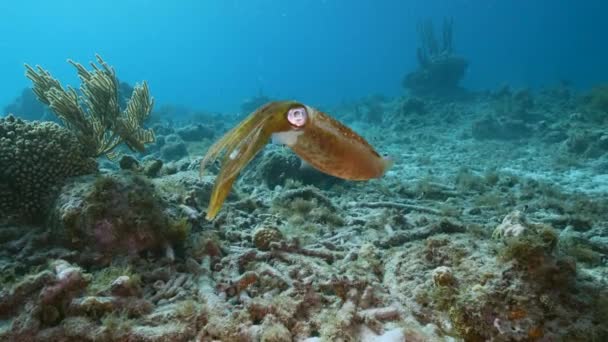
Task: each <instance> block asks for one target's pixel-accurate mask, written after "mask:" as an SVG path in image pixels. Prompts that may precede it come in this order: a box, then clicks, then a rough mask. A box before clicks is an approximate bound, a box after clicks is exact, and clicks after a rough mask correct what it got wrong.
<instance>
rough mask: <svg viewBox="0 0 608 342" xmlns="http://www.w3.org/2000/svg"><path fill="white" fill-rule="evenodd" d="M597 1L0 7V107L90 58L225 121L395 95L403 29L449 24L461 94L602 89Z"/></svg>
mask: <svg viewBox="0 0 608 342" xmlns="http://www.w3.org/2000/svg"><path fill="white" fill-rule="evenodd" d="M605 13H608V2H606V1H602V0H586V1H567V0H534V1H530V0H503V1H498V0H478V1H474V0H443V1H440V0H434V1H408V0H379V1H373V0H304V1H286V0H283V1H279V0H257V1H256V0H250V1H245V0H241V1H236V0H214V1H209V0H180V1H158V0H156V1H153V0H104V1H76V0H54V1H47V0H20V1H16V0H4V1H2V2H0V51H1V55H0V75H2V81H1V82H0V107H3V106H4V105H5V104H7V103H9V102H11V101H12V99H13V98H14V97H16V96H17V95H19V94H20V92H21V89H22V88H23V87H25V86H28V85H29V82H28V80H27V79H26V78H25V77H24V76H23V73H24V70H23V63H29V64H40V65H42V66H44V67H45V68H46V69H48V70H50V71H51V72H52V73H53V74H54V75H55V76H56V77H57V78H59V79H61V80H62V81H67V82H68V83H72V84H77V80H76V78H75V76H74V71H73V69H72V67H71V66H70V65H69V64H67V63H65V61H66V59H67V58H72V59H74V60H76V61H80V62H87V61H91V60H93V58H94V54H95V53H99V54H101V55H102V56H103V57H104V59H105V60H106V61H107V62H108V63H110V64H111V65H113V66H114V67H115V68H116V70H117V74H118V76H119V77H120V78H121V79H122V80H124V81H127V82H130V83H133V82H136V81H139V80H143V79H145V80H148V82H149V84H150V87H151V90H152V94H153V95H154V96H155V97H156V99H157V103H160V104H163V103H174V104H180V105H186V106H191V107H195V108H200V109H206V110H213V111H222V112H230V111H234V110H238V108H239V106H240V103H241V102H242V101H243V99H245V98H247V97H250V96H253V95H255V94H257V93H258V92H259V91H260V90H262V91H263V92H264V93H265V94H266V95H268V96H271V97H276V98H297V99H299V100H302V101H305V102H307V103H311V104H314V105H325V104H333V103H338V102H341V101H343V100H351V99H357V98H360V97H362V96H366V95H369V94H372V93H382V94H385V95H399V94H402V93H403V92H404V90H403V88H402V87H401V79H402V77H403V75H404V74H405V73H407V72H409V71H412V70H414V69H415V68H416V66H417V61H416V53H415V51H416V47H417V44H418V42H417V34H416V24H417V22H418V21H419V20H422V19H425V18H433V19H434V20H435V21H436V23H440V20H441V19H442V18H443V17H444V16H451V17H453V18H454V35H455V37H454V39H455V47H456V52H457V53H458V54H460V55H462V56H465V57H466V58H467V59H468V60H469V61H470V66H469V69H468V71H467V75H466V77H465V80H464V82H463V83H464V84H463V85H464V86H465V87H467V88H469V89H485V88H496V87H498V86H500V85H502V84H510V85H513V86H516V87H519V86H521V87H524V86H526V87H527V86H530V87H535V86H539V85H546V84H550V83H553V82H556V81H558V80H568V81H571V82H573V84H574V85H575V86H577V87H581V88H586V87H589V86H591V85H593V84H596V83H598V82H602V81H605V80H608V63H607V62H606V61H608V45H606V44H605V42H606V34H607V33H608V21H606V20H605Z"/></svg>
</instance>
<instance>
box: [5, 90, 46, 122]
mask: <svg viewBox="0 0 608 342" xmlns="http://www.w3.org/2000/svg"><path fill="white" fill-rule="evenodd" d="M2 114H13V115H16V116H18V117H19V118H21V119H25V120H41V119H43V117H44V116H45V115H44V114H45V110H44V105H43V104H42V103H40V102H39V101H38V100H37V99H36V94H34V92H33V91H32V89H31V88H24V89H23V90H22V91H21V95H19V96H18V97H17V98H16V99H15V100H14V101H13V103H11V104H9V105H8V106H6V107H4V110H3V113H2Z"/></svg>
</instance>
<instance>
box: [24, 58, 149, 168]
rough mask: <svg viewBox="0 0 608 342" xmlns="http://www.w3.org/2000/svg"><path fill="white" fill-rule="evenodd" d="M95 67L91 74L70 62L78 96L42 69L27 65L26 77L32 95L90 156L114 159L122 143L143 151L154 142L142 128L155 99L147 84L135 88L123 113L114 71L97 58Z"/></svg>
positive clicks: (92, 64)
mask: <svg viewBox="0 0 608 342" xmlns="http://www.w3.org/2000/svg"><path fill="white" fill-rule="evenodd" d="M96 57H97V62H98V63H99V64H100V65H101V67H98V66H97V65H95V64H94V63H91V66H92V67H93V71H88V70H87V69H85V68H84V67H83V66H82V65H81V64H78V63H76V62H73V61H71V60H69V61H68V62H69V63H70V64H72V65H73V66H74V67H75V68H76V70H77V71H78V77H79V78H80V80H81V82H82V85H81V87H80V94H79V93H77V92H76V90H74V89H73V88H70V87H68V88H67V90H66V89H64V88H63V87H62V86H61V84H60V83H59V81H58V80H56V79H55V78H53V76H52V75H51V74H50V73H49V72H48V71H46V70H44V69H43V68H42V67H40V66H38V67H37V69H34V68H32V67H31V66H29V65H27V64H26V65H25V67H26V76H27V77H28V78H29V79H30V80H31V81H32V82H33V84H34V93H35V94H36V96H37V97H38V99H39V100H40V102H42V103H44V104H46V105H48V106H49V107H50V109H51V110H52V111H53V112H54V113H55V114H56V115H57V116H58V117H59V118H60V119H61V120H62V121H63V123H64V124H65V125H66V126H67V127H68V128H69V129H70V130H72V131H73V132H74V133H75V134H76V137H77V138H78V140H79V142H80V143H81V144H82V145H83V146H84V148H86V149H87V152H88V153H89V155H90V156H94V157H98V156H101V155H106V156H108V157H110V158H112V157H113V156H115V155H114V154H113V151H114V149H115V148H116V147H117V146H118V145H120V144H121V143H125V144H126V145H127V146H128V147H129V148H130V149H131V150H134V151H139V152H143V151H144V145H145V144H147V143H150V142H153V141H154V133H153V132H152V131H151V130H148V129H145V128H143V122H144V121H145V120H146V119H147V118H148V116H149V115H150V112H151V111H152V107H153V105H154V100H153V99H152V98H151V97H150V93H149V90H148V85H147V83H146V82H143V83H142V85H141V86H139V85H138V86H135V88H134V89H133V92H132V95H131V99H130V100H129V102H128V103H127V106H126V108H124V110H123V109H122V108H121V107H120V97H119V89H120V84H119V82H118V79H117V78H116V75H115V73H114V69H112V68H111V67H110V66H109V65H107V64H106V63H105V62H104V60H103V59H101V57H100V56H99V55H98V56H96Z"/></svg>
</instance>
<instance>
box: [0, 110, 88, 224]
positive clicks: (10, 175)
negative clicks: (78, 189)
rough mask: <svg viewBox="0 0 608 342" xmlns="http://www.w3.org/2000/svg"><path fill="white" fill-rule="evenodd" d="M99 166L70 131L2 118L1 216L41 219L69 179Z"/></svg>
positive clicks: (0, 119)
mask: <svg viewBox="0 0 608 342" xmlns="http://www.w3.org/2000/svg"><path fill="white" fill-rule="evenodd" d="M96 169H97V163H96V162H95V160H93V159H91V158H88V157H87V156H86V155H85V153H84V151H83V150H82V147H81V145H80V144H79V143H78V140H76V137H75V136H74V135H73V134H72V133H71V132H70V131H69V130H67V129H65V128H63V127H61V126H59V125H57V124H55V123H51V122H38V121H25V120H21V119H18V118H15V117H14V116H12V115H9V116H7V117H5V118H0V217H2V218H6V217H12V218H14V219H17V220H21V221H29V222H36V221H41V220H43V219H44V214H45V213H46V211H47V210H48V207H49V205H50V203H51V202H52V200H53V199H54V198H55V195H56V193H57V190H58V188H59V187H60V186H61V185H62V183H63V182H64V180H65V179H66V178H68V177H71V176H77V175H82V174H86V173H91V172H94V171H95V170H96Z"/></svg>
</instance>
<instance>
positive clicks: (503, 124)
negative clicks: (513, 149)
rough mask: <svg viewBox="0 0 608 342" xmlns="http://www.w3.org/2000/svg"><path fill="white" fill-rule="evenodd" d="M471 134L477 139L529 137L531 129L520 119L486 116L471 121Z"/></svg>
mask: <svg viewBox="0 0 608 342" xmlns="http://www.w3.org/2000/svg"><path fill="white" fill-rule="evenodd" d="M472 134H473V138H475V139H477V140H516V139H522V138H527V137H529V136H530V135H532V130H531V129H530V128H529V127H528V126H527V125H526V124H525V123H524V122H523V121H520V120H511V119H504V118H503V119H501V120H499V119H496V118H493V117H487V118H485V119H482V120H479V121H476V122H474V123H473V127H472Z"/></svg>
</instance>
